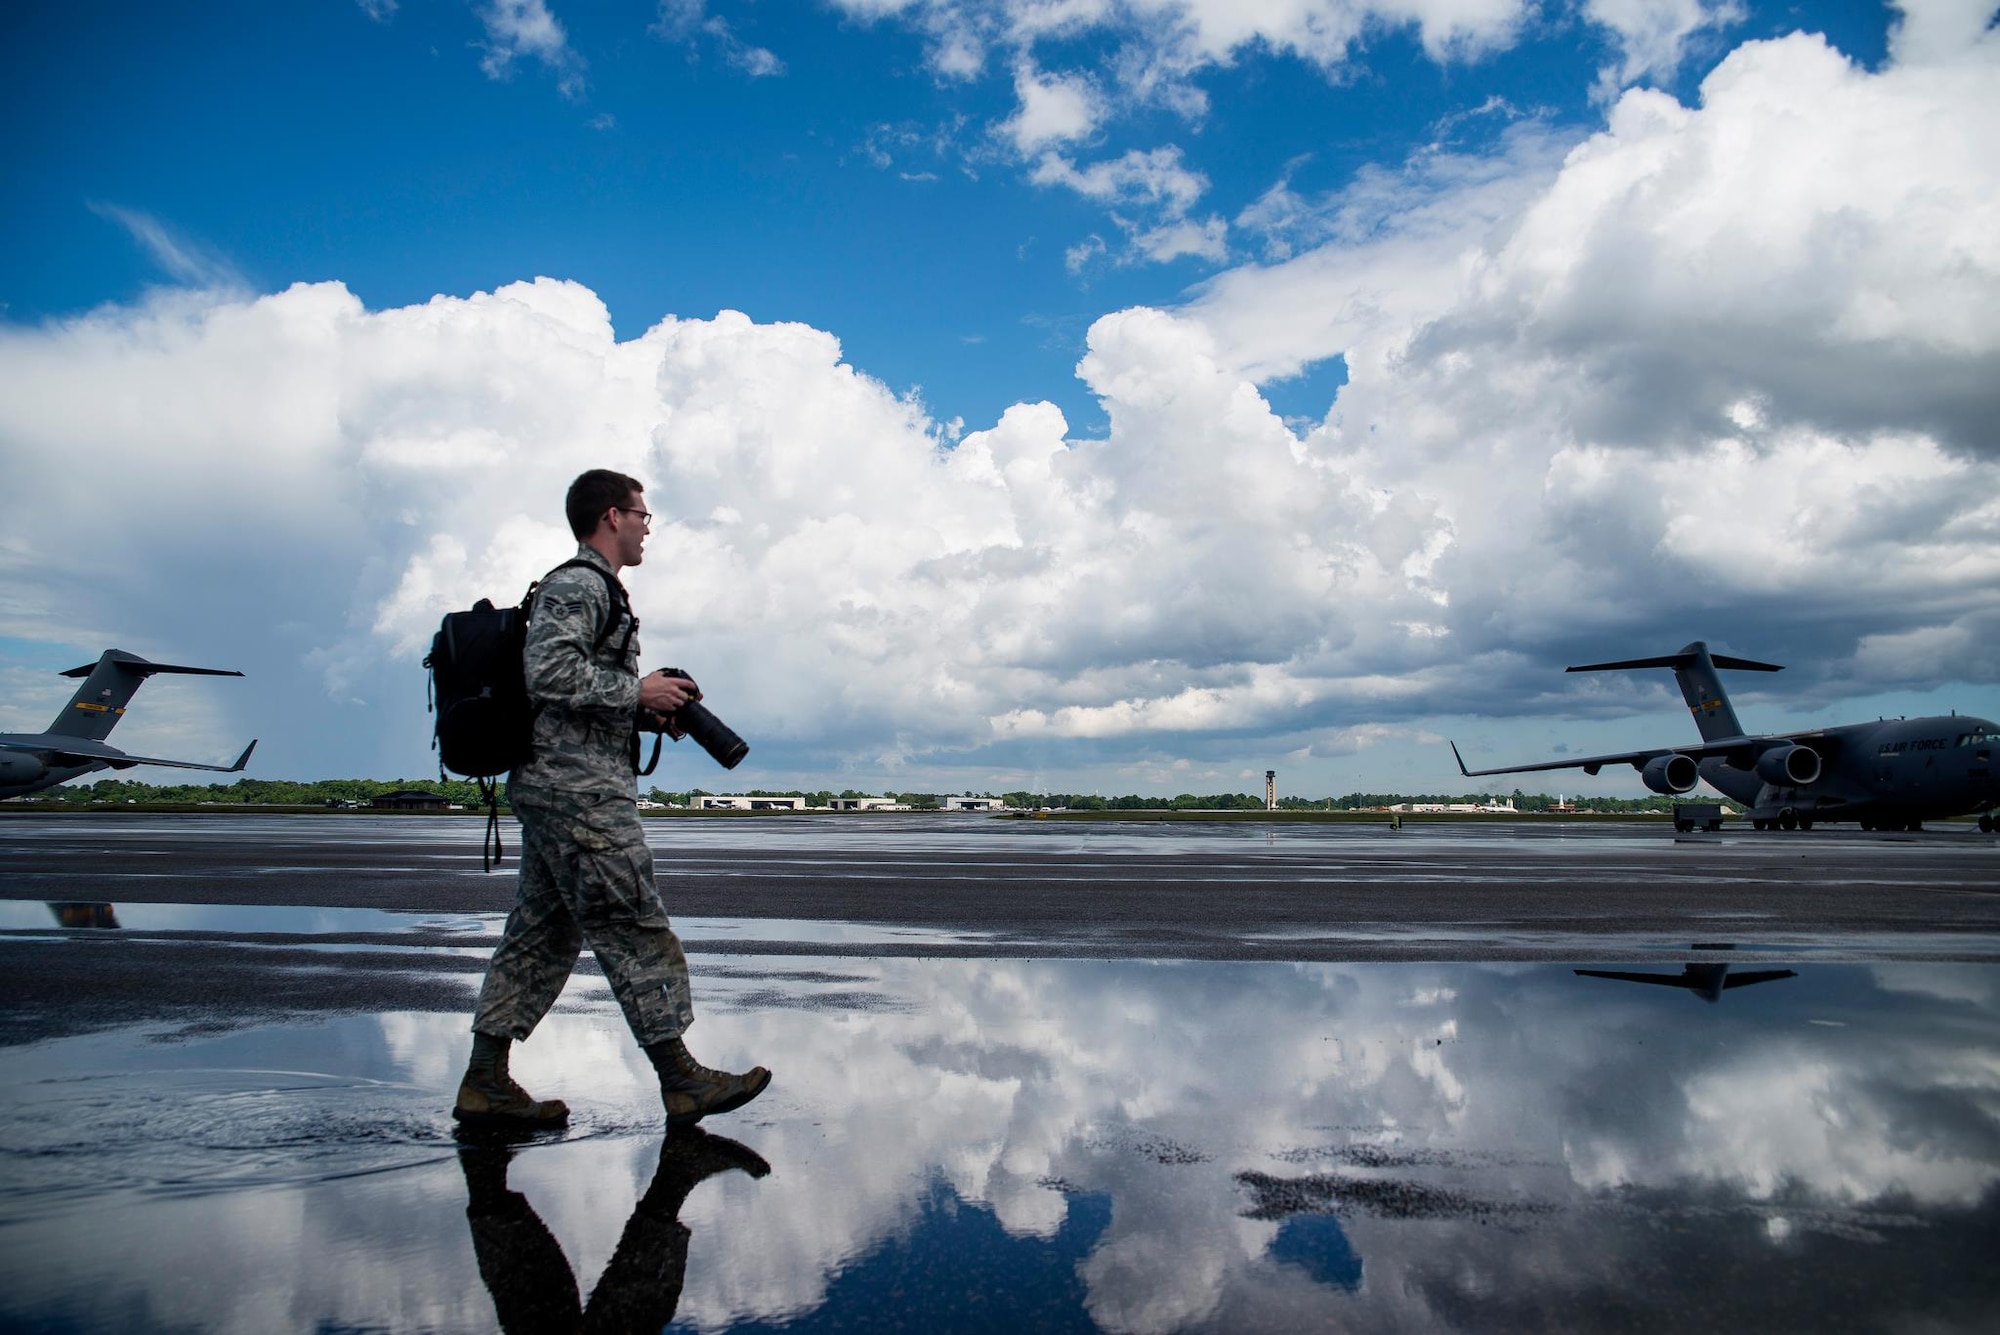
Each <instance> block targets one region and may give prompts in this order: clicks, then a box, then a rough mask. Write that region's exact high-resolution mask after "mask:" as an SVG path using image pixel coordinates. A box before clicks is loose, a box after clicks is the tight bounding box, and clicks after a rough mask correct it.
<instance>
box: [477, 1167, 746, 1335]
mask: <svg viewBox="0 0 2000 1335" xmlns="http://www.w3.org/2000/svg"><path fill="white" fill-rule="evenodd" d="M512 1158H513V1151H512V1150H511V1149H509V1148H507V1147H506V1146H504V1145H497V1144H496V1145H474V1144H467V1145H465V1146H463V1147H462V1148H461V1149H460V1150H459V1153H458V1161H459V1166H460V1167H461V1168H463V1169H464V1170H465V1186H466V1190H467V1192H468V1193H469V1195H470V1198H471V1199H470V1200H468V1201H467V1202H466V1206H465V1217H466V1220H467V1221H468V1222H469V1223H470V1224H471V1226H472V1250H473V1252H474V1254H475V1255H476V1256H478V1258H479V1277H480V1278H481V1279H483V1280H485V1281H486V1288H487V1290H488V1292H490V1293H491V1294H492V1295H493V1307H494V1310H495V1311H496V1312H497V1313H498V1315H499V1318H500V1329H501V1330H503V1331H506V1332H507V1335H527V1332H536V1333H537V1335H539V1332H543V1331H576V1332H598V1331H607V1332H609V1331H657V1330H659V1329H661V1328H662V1327H664V1326H665V1325H666V1324H667V1323H668V1322H670V1321H672V1320H673V1319H674V1309H675V1308H676V1307H678V1306H679V1305H680V1300H681V1283H682V1281H683V1280H684V1279H685V1278H686V1276H687V1249H688V1238H689V1237H690V1236H691V1234H690V1233H689V1230H688V1228H687V1226H686V1225H685V1224H683V1223H681V1221H680V1212H681V1205H682V1203H683V1202H684V1201H686V1200H687V1196H688V1193H689V1192H690V1191H693V1190H694V1189H695V1187H696V1186H697V1185H699V1184H700V1183H701V1182H702V1181H704V1180H706V1179H707V1178H710V1177H713V1176H714V1175H715V1174H717V1173H724V1172H727V1171H729V1170H730V1169H732V1168H740V1169H742V1170H743V1171H744V1172H746V1173H748V1174H749V1175H750V1176H751V1177H763V1176H764V1175H765V1174H766V1173H769V1172H770V1171H771V1165H770V1164H768V1163H766V1162H764V1160H763V1159H762V1158H760V1157H759V1156H758V1155H757V1153H756V1151H754V1150H752V1149H750V1148H749V1147H748V1146H746V1145H740V1144H738V1143H737V1142H735V1141H733V1140H729V1139H726V1138H724V1137H722V1136H715V1135H710V1134H709V1133H708V1132H706V1131H703V1130H701V1129H699V1128H691V1129H686V1130H676V1131H675V1132H674V1134H673V1135H672V1136H671V1137H669V1138H668V1139H667V1141H666V1142H665V1143H664V1144H662V1145H661V1146H660V1166H659V1168H658V1169H656V1170H655V1171H654V1173H653V1181H652V1184H651V1185H650V1186H648V1187H647V1188H646V1194H645V1195H643V1196H641V1197H640V1198H639V1204H638V1205H637V1206H635V1207H634V1208H633V1210H632V1217H631V1219H629V1220H628V1221H626V1224H625V1233H624V1235H623V1236H622V1237H620V1238H619V1239H618V1250H617V1251H616V1252H614V1253H613V1254H612V1257H611V1264H610V1265H608V1266H606V1267H605V1268H604V1274H603V1275H602V1276H600V1277H599V1279H598V1281H597V1287H596V1288H595V1289H593V1290H592V1291H591V1294H590V1301H589V1303H588V1304H585V1303H582V1302H579V1301H578V1298H577V1287H576V1275H575V1274H574V1272H572V1271H571V1270H570V1268H569V1260H568V1258H567V1257H565V1256H564V1255H563V1252H562V1247H561V1246H560V1245H558V1244H557V1242H556V1240H555V1235H554V1234H552V1233H550V1232H549V1230H548V1225H546V1224H544V1223H543V1222H542V1220H541V1216H540V1215H537V1214H536V1213H535V1207H534V1206H532V1205H530V1204H528V1198H527V1197H526V1196H523V1195H522V1194H521V1193H520V1192H518V1191H510V1190H509V1189H508V1187H507V1164H508V1161H509V1160H510V1159H512Z"/></svg>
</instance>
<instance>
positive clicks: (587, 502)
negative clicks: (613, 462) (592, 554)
mask: <svg viewBox="0 0 2000 1335" xmlns="http://www.w3.org/2000/svg"><path fill="white" fill-rule="evenodd" d="M645 490H646V488H645V487H644V486H643V485H641V484H640V482H639V479H638V478H636V477H626V476H625V475H624V474H623V473H614V472H612V471H611V470H610V469H608V468H593V469H591V470H590V471H589V472H588V473H579V474H577V478H576V481H574V482H572V483H570V484H569V495H568V496H566V497H564V498H563V513H564V514H566V515H568V516H569V531H570V532H572V533H574V534H576V537H577V541H578V542H581V541H583V540H584V539H585V538H588V537H589V536H590V535H591V534H593V533H595V532H597V524H598V521H599V520H601V519H603V518H604V512H605V511H606V510H609V509H610V508H611V507H612V506H614V505H624V504H626V503H627V502H628V501H630V500H631V499H632V498H633V497H635V496H638V495H639V494H641V493H642V492H644V491H645Z"/></svg>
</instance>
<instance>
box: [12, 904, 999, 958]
mask: <svg viewBox="0 0 2000 1335" xmlns="http://www.w3.org/2000/svg"><path fill="white" fill-rule="evenodd" d="M506 921H507V915H506V914H504V913H436V912H428V911H418V910H409V911H404V910H392V909H352V908H310V907H294V906H288V905H281V904H134V903H120V904H109V903H102V902H85V901H66V902H54V901H51V902H37V901H35V900H28V899H0V933H32V934H34V935H35V936H36V937H37V938H39V937H40V936H42V935H44V934H46V932H47V931H48V930H49V929H60V930H64V931H74V932H108V931H117V932H124V933H127V934H133V933H138V934H146V933H169V932H171V933H197V934H204V935H216V936H366V937H374V936H394V935H412V936H423V937H454V936H456V937H467V938H486V939H487V944H488V946H489V947H490V946H491V944H492V943H493V942H496V941H498V940H499V939H500V929H501V928H502V926H504V925H505V923H506ZM674 930H675V931H676V932H677V933H678V934H679V935H680V937H681V939H682V940H683V941H684V942H685V943H687V944H688V945H689V946H690V947H692V948H697V949H698V948H700V947H701V946H703V945H707V944H711V943H712V944H718V945H720V944H725V943H728V944H733V943H736V942H744V941H748V942H787V943H793V944H811V945H827V946H884V945H897V946H904V945H919V946H921V945H965V944H969V943H974V942H979V941H985V940H990V939H992V938H993V937H994V936H995V935H996V934H995V933H992V932H979V931H960V930H947V929H942V928H929V927H904V926H891V925H882V924H870V923H847V922H824V921H818V920H812V919H803V918H699V917H694V916H692V915H688V916H682V915H679V914H676V915H675V916H674Z"/></svg>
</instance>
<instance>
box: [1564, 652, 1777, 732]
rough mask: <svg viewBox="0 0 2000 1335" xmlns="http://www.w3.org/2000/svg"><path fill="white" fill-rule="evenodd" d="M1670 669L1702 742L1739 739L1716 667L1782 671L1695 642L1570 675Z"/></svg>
mask: <svg viewBox="0 0 2000 1335" xmlns="http://www.w3.org/2000/svg"><path fill="white" fill-rule="evenodd" d="M1655 667H1663V668H1672V669H1673V673H1674V680H1675V681H1676V682H1678V683H1679V684H1680V688H1681V699H1683V700H1685V701H1687V707H1688V712H1689V713H1691V714H1693V715H1694V723H1695V726H1696V727H1697V728H1699V729H1701V737H1702V740H1703V741H1705V742H1714V741H1720V740H1722V739H1723V738H1725V737H1741V736H1742V735H1743V725H1742V724H1741V723H1739V722H1738V721H1737V718H1736V710H1735V708H1734V707H1733V706H1732V705H1731V704H1730V703H1729V693H1728V692H1727V691H1725V690H1723V689H1722V678H1720V677H1718V676H1717V675H1716V674H1715V673H1716V669H1717V668H1729V669H1731V670H1734V671H1738V672H1783V671H1784V669H1783V668H1782V667H1780V666H1778V665H1777V664H1776V663H1760V662H1758V661H1757V660H1755V659H1752V658H1732V657H1731V656H1730V655H1728V654H1711V653H1709V652H1708V645H1707V644H1706V643H1705V642H1703V641H1701V640H1696V641H1695V642H1694V643H1693V644H1690V645H1687V646H1685V647H1684V648H1682V650H1681V651H1680V652H1679V653H1677V654H1661V655H1659V656H1658V657H1655V658H1628V659H1624V660H1622V661H1620V662H1616V663H1582V664H1579V665H1577V666H1576V667H1573V668H1570V669H1569V671H1571V672H1614V671H1623V670H1625V669H1628V668H1655Z"/></svg>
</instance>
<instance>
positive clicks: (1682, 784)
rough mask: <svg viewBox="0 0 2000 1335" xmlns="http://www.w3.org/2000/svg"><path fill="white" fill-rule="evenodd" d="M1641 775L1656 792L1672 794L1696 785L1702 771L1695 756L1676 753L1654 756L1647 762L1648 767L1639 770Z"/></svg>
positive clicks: (1682, 791)
mask: <svg viewBox="0 0 2000 1335" xmlns="http://www.w3.org/2000/svg"><path fill="white" fill-rule="evenodd" d="M1639 777H1640V778H1641V779H1643V780H1645V782H1646V786H1647V787H1648V788H1650V789H1652V790H1653V791H1654V792H1656V793H1665V794H1667V795H1669V796H1672V795H1675V794H1679V793H1684V792H1686V791H1687V790H1688V789H1690V788H1692V787H1694V785H1695V782H1696V780H1698V779H1700V778H1701V771H1700V769H1699V768H1698V767H1697V766H1696V765H1695V763H1694V757H1693V756H1684V755H1680V754H1678V753H1676V754H1674V755H1671V756H1654V757H1653V758H1652V759H1651V760H1649V761H1647V762H1646V768H1644V769H1642V770H1640V771H1639Z"/></svg>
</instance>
